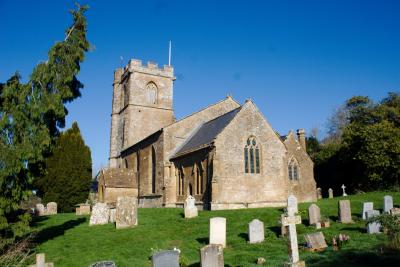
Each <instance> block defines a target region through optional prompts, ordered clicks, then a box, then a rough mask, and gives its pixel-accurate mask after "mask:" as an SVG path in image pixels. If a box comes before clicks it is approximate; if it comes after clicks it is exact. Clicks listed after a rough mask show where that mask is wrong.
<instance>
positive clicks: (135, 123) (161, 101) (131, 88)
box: [109, 59, 175, 168]
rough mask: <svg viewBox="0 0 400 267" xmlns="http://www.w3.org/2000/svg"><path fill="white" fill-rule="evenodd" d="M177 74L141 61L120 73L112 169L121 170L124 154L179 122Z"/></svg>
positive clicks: (115, 96)
mask: <svg viewBox="0 0 400 267" xmlns="http://www.w3.org/2000/svg"><path fill="white" fill-rule="evenodd" d="M174 80H175V77H174V70H173V68H172V67H171V66H167V65H165V66H164V67H163V68H159V67H158V65H157V64H156V63H152V62H148V63H147V66H143V65H142V62H141V61H140V60H137V59H132V60H130V61H129V63H128V65H127V66H125V68H120V69H116V70H115V72H114V83H113V103H112V114H111V134H110V159H109V167H110V168H116V167H119V162H118V157H119V155H120V153H121V151H122V150H124V149H126V148H128V147H130V146H132V145H134V144H135V143H137V142H138V141H140V140H142V139H144V138H146V137H147V136H149V135H151V134H152V133H154V132H156V131H158V130H160V129H161V128H163V127H165V126H167V125H169V124H171V123H173V122H174V121H175V117H174V110H173V82H174Z"/></svg>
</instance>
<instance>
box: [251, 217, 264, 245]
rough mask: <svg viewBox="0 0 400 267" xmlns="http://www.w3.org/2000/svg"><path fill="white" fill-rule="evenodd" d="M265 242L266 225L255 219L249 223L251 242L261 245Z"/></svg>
mask: <svg viewBox="0 0 400 267" xmlns="http://www.w3.org/2000/svg"><path fill="white" fill-rule="evenodd" d="M263 241H264V223H263V222H262V221H260V220H258V219H254V220H252V221H251V222H250V223H249V242H250V243H251V244H253V243H260V242H263Z"/></svg>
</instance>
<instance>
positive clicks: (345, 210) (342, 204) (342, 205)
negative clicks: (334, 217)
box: [339, 200, 353, 223]
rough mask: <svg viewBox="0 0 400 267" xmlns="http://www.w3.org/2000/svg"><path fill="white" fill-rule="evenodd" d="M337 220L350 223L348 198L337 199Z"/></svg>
mask: <svg viewBox="0 0 400 267" xmlns="http://www.w3.org/2000/svg"><path fill="white" fill-rule="evenodd" d="M339 221H340V222H341V223H352V222H353V220H352V219H351V207H350V200H339Z"/></svg>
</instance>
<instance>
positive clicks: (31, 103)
mask: <svg viewBox="0 0 400 267" xmlns="http://www.w3.org/2000/svg"><path fill="white" fill-rule="evenodd" d="M86 10H87V7H81V6H78V7H77V9H76V10H71V14H72V17H73V23H72V25H71V26H70V27H69V28H68V29H67V30H66V35H65V39H64V41H60V42H57V43H56V44H55V45H54V46H53V47H52V48H51V49H50V51H49V53H48V60H47V61H46V62H42V63H40V64H38V65H37V66H36V67H35V68H34V69H33V71H32V74H31V76H30V79H29V81H28V82H27V83H21V77H20V76H19V74H18V73H16V74H15V75H13V76H12V77H11V78H10V79H9V80H8V81H7V82H6V83H5V84H2V85H1V86H0V241H2V242H0V250H1V248H2V247H3V245H4V244H5V243H6V240H8V241H12V240H13V238H14V237H15V236H21V235H23V233H24V230H26V228H27V223H28V221H29V216H28V215H27V214H21V213H19V210H18V208H19V204H20V202H21V200H23V199H25V198H26V197H27V196H28V195H29V193H30V190H29V189H30V185H31V183H32V180H33V179H34V178H35V177H36V176H37V175H39V174H40V172H41V170H42V162H43V157H44V155H45V154H46V153H48V152H49V151H50V150H51V146H52V144H53V142H54V139H55V138H56V137H57V135H58V133H59V130H58V129H59V128H62V127H64V123H65V116H66V115H67V109H66V107H65V103H67V102H71V101H73V100H74V99H75V98H77V97H79V96H80V90H81V89H82V88H83V85H82V84H81V83H80V82H79V80H78V79H77V78H76V75H77V74H78V73H79V70H80V63H81V62H82V61H83V60H84V56H85V52H87V51H88V49H89V43H88V41H87V39H86V18H85V16H84V13H85V11H86Z"/></svg>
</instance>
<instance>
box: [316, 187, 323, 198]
mask: <svg viewBox="0 0 400 267" xmlns="http://www.w3.org/2000/svg"><path fill="white" fill-rule="evenodd" d="M321 198H322V191H321V188H319V187H318V188H317V199H321Z"/></svg>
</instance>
